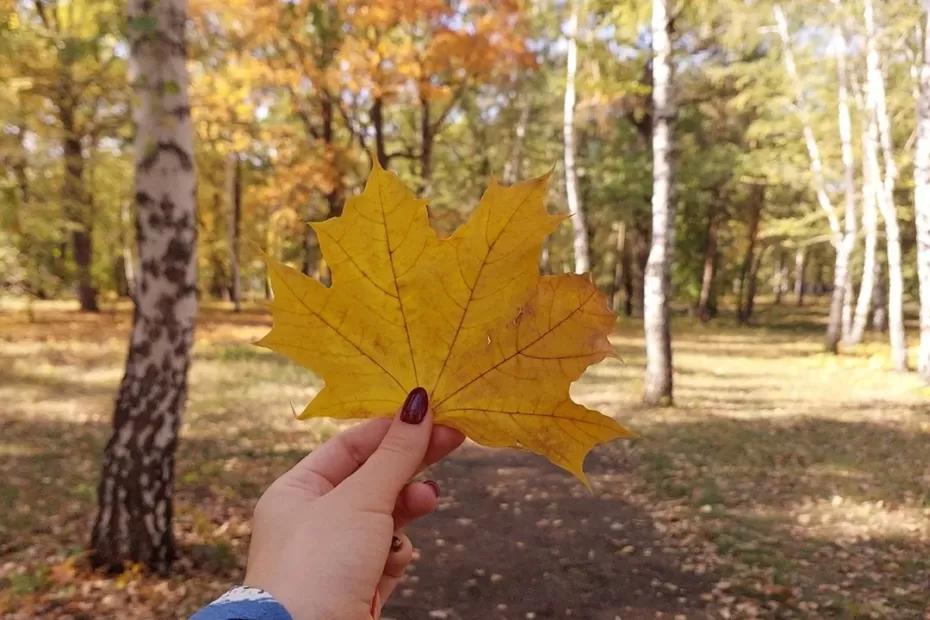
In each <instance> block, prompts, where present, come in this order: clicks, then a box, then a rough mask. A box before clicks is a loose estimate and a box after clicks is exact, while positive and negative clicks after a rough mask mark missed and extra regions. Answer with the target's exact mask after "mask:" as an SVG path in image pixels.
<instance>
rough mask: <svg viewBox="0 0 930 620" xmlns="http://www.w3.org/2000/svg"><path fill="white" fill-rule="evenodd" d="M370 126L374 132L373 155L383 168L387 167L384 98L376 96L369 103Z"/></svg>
mask: <svg viewBox="0 0 930 620" xmlns="http://www.w3.org/2000/svg"><path fill="white" fill-rule="evenodd" d="M371 126H372V128H373V129H374V133H375V157H377V158H378V162H379V163H380V164H381V167H382V168H384V169H385V170H387V169H388V157H387V150H386V148H385V146H384V100H383V99H382V98H381V97H380V96H377V97H375V100H374V103H372V104H371Z"/></svg>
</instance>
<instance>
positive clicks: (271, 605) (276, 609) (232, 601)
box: [190, 586, 293, 620]
mask: <svg viewBox="0 0 930 620" xmlns="http://www.w3.org/2000/svg"><path fill="white" fill-rule="evenodd" d="M190 620H293V618H291V614H289V613H288V612H287V610H286V609H284V606H283V605H282V604H281V603H279V602H278V601H276V600H275V598H274V597H273V596H271V595H270V594H269V593H267V592H265V591H264V590H260V589H259V588H248V587H246V586H239V587H237V588H233V589H232V590H230V591H228V592H227V593H226V594H224V595H223V596H221V597H220V598H218V599H216V600H215V601H213V602H212V603H210V604H209V605H207V606H206V607H204V608H203V609H201V610H200V611H198V612H197V613H195V614H194V615H193V616H191V618H190Z"/></svg>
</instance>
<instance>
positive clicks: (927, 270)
mask: <svg viewBox="0 0 930 620" xmlns="http://www.w3.org/2000/svg"><path fill="white" fill-rule="evenodd" d="M924 11H925V12H926V14H927V15H926V24H925V26H924V32H923V41H922V43H923V58H922V59H921V62H920V71H919V77H920V80H919V88H920V95H919V97H918V100H917V143H916V147H915V153H914V210H915V226H916V228H917V277H918V280H919V282H920V349H919V352H918V355H917V372H919V373H920V376H921V377H923V378H924V380H926V381H927V382H928V383H930V2H926V1H925V2H924Z"/></svg>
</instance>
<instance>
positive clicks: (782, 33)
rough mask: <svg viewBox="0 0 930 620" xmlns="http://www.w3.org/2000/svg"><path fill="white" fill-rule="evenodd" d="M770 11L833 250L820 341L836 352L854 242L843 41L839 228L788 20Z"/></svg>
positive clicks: (837, 44) (841, 45)
mask: <svg viewBox="0 0 930 620" xmlns="http://www.w3.org/2000/svg"><path fill="white" fill-rule="evenodd" d="M772 13H773V14H774V16H775V26H776V29H777V31H778V36H779V38H780V39H781V42H782V46H783V48H784V61H785V69H786V71H787V72H788V78H789V79H790V80H791V82H792V83H793V84H794V86H795V95H794V96H795V105H796V106H797V113H798V117H799V119H800V121H801V129H802V133H803V135H804V144H805V147H806V148H807V154H808V157H809V158H810V167H811V179H812V182H813V185H814V192H815V194H816V195H817V204H818V205H820V208H821V210H822V211H823V212H824V214H825V215H826V217H827V223H828V224H829V226H830V239H831V242H832V244H833V247H834V249H835V250H836V255H835V262H834V270H833V291H832V294H831V298H830V315H829V318H828V319H827V333H826V339H825V341H824V345H825V347H826V349H827V350H828V351H832V352H834V353H836V352H837V351H838V343H839V341H840V338H841V336H842V314H843V301H844V297H845V293H846V284H847V280H848V272H849V259H850V256H851V255H852V250H853V248H854V247H855V241H856V235H855V230H856V225H855V213H856V211H855V209H856V205H855V184H854V179H855V176H854V174H853V173H852V169H853V162H852V136H851V133H852V130H851V123H850V120H849V101H848V99H849V96H848V88H847V85H846V67H845V55H846V49H845V48H846V42H845V38H844V37H843V36H842V33H841V32H839V30H837V32H836V34H835V35H834V52H835V56H836V62H837V76H838V77H839V93H838V94H839V111H838V116H839V123H840V140H841V142H842V143H843V167H844V177H843V181H844V183H843V185H844V190H845V192H846V202H845V204H846V207H845V213H844V216H845V219H846V222H845V227H843V228H841V225H840V219H839V216H838V214H837V212H836V208H835V207H834V205H833V202H832V201H831V200H830V195H829V194H828V193H827V185H826V181H825V179H824V172H823V160H822V159H821V156H820V148H819V146H818V144H817V138H816V137H815V136H814V129H813V126H812V124H811V120H810V115H809V111H808V107H807V100H806V97H805V95H804V89H803V87H802V86H801V80H800V76H799V75H798V68H797V64H796V63H795V60H794V52H793V50H792V48H791V35H790V33H789V32H788V19H787V17H786V16H785V12H784V9H782V7H781V5H780V4H776V5H775V6H774V7H773V8H772ZM850 185H851V189H850ZM850 231H852V232H850Z"/></svg>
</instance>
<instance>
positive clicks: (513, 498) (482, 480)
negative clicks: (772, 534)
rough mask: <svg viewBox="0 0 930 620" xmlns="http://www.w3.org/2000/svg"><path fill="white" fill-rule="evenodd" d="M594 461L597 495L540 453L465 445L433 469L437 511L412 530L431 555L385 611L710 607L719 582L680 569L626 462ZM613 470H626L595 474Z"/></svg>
mask: <svg viewBox="0 0 930 620" xmlns="http://www.w3.org/2000/svg"><path fill="white" fill-rule="evenodd" d="M614 452H615V451H614ZM588 466H589V468H590V469H591V470H592V471H594V472H595V475H594V476H593V479H594V481H595V484H596V487H597V491H596V493H594V494H592V493H589V492H588V491H587V490H586V489H585V488H584V487H583V486H582V485H581V484H579V483H578V482H577V481H575V480H574V479H573V478H572V477H570V476H568V475H566V474H565V473H564V472H562V471H561V470H558V469H557V468H555V467H553V466H552V465H550V464H548V463H546V462H545V461H543V460H542V459H538V458H535V457H533V456H529V455H524V454H518V453H514V452H508V451H491V450H486V449H483V448H480V447H477V446H466V447H465V448H463V449H462V451H461V452H460V453H459V454H458V455H457V456H456V457H455V458H452V459H450V460H448V461H447V462H445V463H443V464H442V465H441V466H439V467H438V468H437V469H436V470H435V471H434V472H433V475H434V476H435V478H436V479H437V480H438V481H439V482H440V484H441V486H442V488H443V493H444V494H443V497H442V503H441V505H440V511H439V512H438V513H437V514H435V515H434V516H432V517H431V518H429V519H427V520H426V521H425V522H424V523H423V524H422V525H418V526H416V527H414V528H413V529H412V531H411V537H412V538H413V539H414V542H415V544H416V546H417V547H418V548H419V549H420V550H421V553H422V558H421V559H420V561H419V562H417V563H416V565H415V567H414V571H413V573H412V576H411V578H410V579H408V581H407V583H406V584H404V585H403V586H402V587H401V591H400V593H399V594H400V595H399V596H397V597H396V599H395V601H396V602H394V603H393V604H392V605H391V606H390V608H389V611H388V612H387V616H388V617H390V618H396V619H397V620H401V619H403V620H415V619H420V618H448V619H454V620H458V619H463V620H464V619H472V618H500V619H513V618H586V619H590V620H615V619H616V618H623V619H624V620H626V619H638V618H697V617H703V614H702V613H699V612H700V610H702V609H703V608H704V606H705V604H706V603H705V602H703V601H702V600H701V597H700V595H701V594H702V593H705V592H708V591H709V590H710V588H711V587H712V584H713V580H712V579H710V577H709V576H707V575H704V576H697V575H695V574H694V573H693V572H691V573H685V572H682V571H681V569H680V568H679V564H680V561H679V558H677V557H675V556H674V555H670V554H668V553H665V552H663V551H661V550H660V547H661V545H660V544H659V542H658V539H659V537H660V534H659V533H658V532H657V531H656V529H655V528H654V527H653V524H652V520H651V519H650V517H649V516H648V515H646V514H644V513H643V512H642V511H641V509H639V508H637V507H636V506H634V505H632V504H631V503H629V502H627V501H625V500H624V499H623V498H622V494H618V493H616V492H615V491H617V490H620V489H621V488H622V487H623V485H624V475H623V474H622V472H623V470H624V469H625V464H624V463H622V462H620V463H617V462H609V458H608V456H607V455H606V454H605V452H604V451H600V452H598V453H596V454H595V456H593V457H591V458H590V459H589V461H588ZM608 469H610V470H612V471H614V472H618V471H619V472H621V473H620V474H619V475H612V476H610V478H609V481H608V480H607V479H605V478H604V477H603V476H600V475H598V473H597V472H602V473H603V472H605V471H607V470H608Z"/></svg>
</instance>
